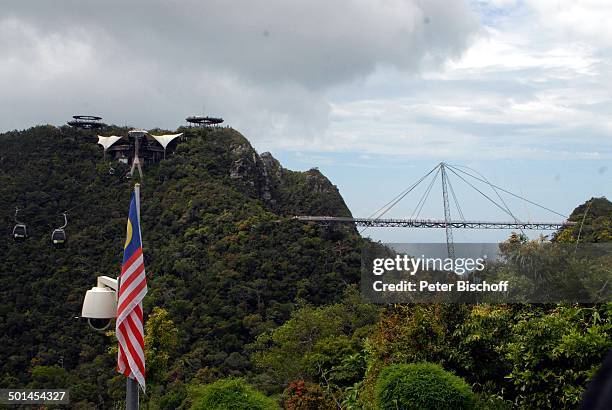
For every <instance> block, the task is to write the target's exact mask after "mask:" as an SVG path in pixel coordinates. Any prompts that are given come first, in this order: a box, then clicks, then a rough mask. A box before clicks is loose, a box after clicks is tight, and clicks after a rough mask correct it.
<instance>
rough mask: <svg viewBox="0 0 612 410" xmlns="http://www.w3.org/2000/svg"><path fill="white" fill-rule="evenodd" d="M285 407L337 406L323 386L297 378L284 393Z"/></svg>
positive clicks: (297, 409) (321, 409) (316, 408)
mask: <svg viewBox="0 0 612 410" xmlns="http://www.w3.org/2000/svg"><path fill="white" fill-rule="evenodd" d="M283 407H284V408H285V409H286V410H328V409H329V410H333V409H336V408H337V406H336V404H335V403H334V401H333V399H332V398H330V397H328V396H327V395H326V394H325V392H324V391H323V389H322V388H321V386H319V385H318V384H314V383H309V382H305V381H304V380H296V381H293V382H291V383H289V386H288V387H287V389H285V392H284V393H283Z"/></svg>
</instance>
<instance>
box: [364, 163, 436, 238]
mask: <svg viewBox="0 0 612 410" xmlns="http://www.w3.org/2000/svg"><path fill="white" fill-rule="evenodd" d="M439 167H440V165H436V166H435V167H433V168H432V169H431V170H430V171H429V172H428V173H427V174H425V175H423V176H422V177H421V178H419V180H418V181H416V182H415V183H413V184H412V185H410V186H409V187H408V188H406V189H405V190H403V191H402V192H400V193H399V194H398V195H397V196H395V197H394V198H393V199H391V200H390V201H389V202H387V203H386V204H384V205H383V206H382V207H380V208H379V209H378V210H377V211H376V212H374V213H373V214H372V215H370V216H369V217H368V219H374V220H375V221H376V220H378V219H380V218H382V217H383V216H384V215H385V214H386V213H387V212H389V211H390V210H391V208H393V207H394V206H395V205H397V203H398V202H399V201H401V200H402V199H404V197H406V195H408V194H409V193H410V192H412V190H414V189H415V188H416V187H417V186H418V185H419V184H420V183H421V182H423V180H424V179H426V178H427V177H428V176H429V175H431V173H432V172H434V171H435V170H437V169H439ZM383 210H384V211H383ZM379 213H380V214H379ZM377 214H379V215H378V216H376V217H375V218H374V216H375V215H377ZM367 229H368V227H367V226H366V227H365V228H363V229H362V230H361V231H359V234H362V233H363V232H365V231H366V230H367Z"/></svg>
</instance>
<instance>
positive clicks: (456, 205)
mask: <svg viewBox="0 0 612 410" xmlns="http://www.w3.org/2000/svg"><path fill="white" fill-rule="evenodd" d="M446 166H448V164H446ZM446 181H447V182H448V187H449V188H450V192H451V195H452V196H453V201H454V202H455V207H456V208H457V211H458V212H459V216H460V217H461V220H462V221H463V222H465V216H463V211H462V210H461V206H459V200H458V199H457V196H456V195H455V190H454V189H453V185H452V184H451V180H450V178H447V179H446Z"/></svg>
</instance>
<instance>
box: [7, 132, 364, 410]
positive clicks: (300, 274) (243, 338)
mask: <svg viewBox="0 0 612 410" xmlns="http://www.w3.org/2000/svg"><path fill="white" fill-rule="evenodd" d="M182 131H185V132H186V141H183V142H180V143H179V144H178V145H177V146H176V149H175V151H174V152H173V153H172V154H170V155H169V156H168V159H167V160H165V161H162V162H161V163H159V164H157V165H154V166H151V167H145V178H144V181H142V232H143V242H144V254H145V264H146V270H147V276H148V281H149V289H150V291H149V294H148V296H147V297H146V299H145V314H148V312H150V311H151V309H152V307H153V306H160V307H163V308H164V309H166V310H167V312H168V316H169V317H170V318H171V319H172V321H173V322H174V325H175V326H176V328H177V329H178V343H177V344H176V346H177V348H176V349H175V351H173V352H171V357H170V360H169V361H168V366H167V369H165V371H164V374H163V377H162V379H161V380H158V382H159V383H160V384H164V385H165V384H172V383H175V382H176V383H180V382H182V381H186V380H191V379H193V378H198V379H199V380H202V381H210V380H214V379H216V378H218V377H222V376H234V375H240V376H245V375H250V374H251V373H252V372H253V364H252V362H251V359H250V357H249V354H248V352H246V351H245V344H247V343H249V342H252V341H253V340H254V339H255V338H256V337H257V336H258V335H259V334H261V333H262V332H264V331H265V330H267V329H271V328H274V327H276V326H278V325H279V324H282V323H284V322H285V321H286V320H287V319H289V318H290V315H291V313H292V312H293V311H294V310H295V309H296V307H297V306H299V305H301V304H312V305H320V304H323V303H329V302H333V301H334V300H337V299H338V298H339V296H340V295H342V293H343V290H344V287H345V286H346V284H349V283H355V282H356V281H357V278H358V269H359V264H360V255H359V253H358V249H359V241H360V239H359V238H358V236H357V235H356V232H355V231H354V229H352V228H348V229H343V230H330V229H327V228H319V227H317V226H311V225H305V224H303V223H301V222H298V221H295V220H291V219H290V217H291V216H293V215H298V214H332V215H343V216H348V215H350V212H349V210H348V208H347V207H346V205H345V204H344V201H343V200H342V197H341V196H340V195H339V193H338V191H337V189H336V188H335V187H334V186H333V185H332V184H331V183H330V182H329V181H328V180H327V178H325V177H324V176H323V175H322V174H321V173H320V172H319V171H317V170H314V169H313V170H311V171H307V172H293V171H289V170H286V169H284V168H282V167H281V166H280V164H279V163H278V161H276V160H275V159H274V158H273V157H272V156H271V155H269V154H264V155H261V156H259V155H258V154H257V153H256V152H255V151H254V150H253V148H252V147H251V146H250V144H249V143H248V141H247V140H246V139H245V138H244V137H243V136H242V135H240V134H239V133H238V132H236V131H234V130H232V129H229V128H218V129H185V130H182ZM122 132H123V133H125V132H126V130H125V129H119V128H117V129H113V130H110V131H109V132H108V133H109V134H111V133H114V134H117V133H122ZM119 135H121V134H119ZM0 141H1V142H2V144H0V171H1V172H0V210H2V212H0V225H1V226H3V227H4V232H5V234H4V235H1V236H0V300H2V303H1V304H0V343H1V344H2V346H3V349H2V352H0V356H1V360H0V385H2V386H25V385H28V384H30V385H31V384H32V383H34V384H35V383H39V382H40V383H43V384H44V383H51V384H53V383H54V381H55V383H57V385H66V384H67V385H71V386H73V387H72V399H73V400H74V401H75V402H78V401H86V402H87V401H89V402H91V403H96V404H98V405H100V406H104V407H106V406H108V405H109V402H110V401H111V400H114V398H113V397H110V396H109V390H111V391H112V390H113V389H112V388H109V387H108V383H109V381H112V380H113V377H115V373H114V358H113V356H112V355H110V354H108V353H107V352H106V351H107V349H109V347H111V346H113V345H114V344H115V342H114V340H113V338H112V337H109V336H105V335H102V334H98V333H95V332H94V331H92V330H91V329H90V328H89V327H88V326H87V324H86V322H85V321H84V320H82V319H78V318H75V317H76V316H79V315H80V308H81V303H82V298H83V295H84V293H85V291H86V290H87V289H89V288H90V287H92V286H94V285H95V278H96V276H98V275H109V276H116V275H117V274H118V272H119V269H120V263H121V255H122V250H123V249H122V247H123V242H124V240H125V224H126V215H127V210H128V205H129V198H130V191H131V189H132V186H133V181H130V180H127V179H125V178H124V177H123V175H124V174H125V172H126V169H125V168H124V167H122V166H120V165H119V164H117V163H112V167H114V168H115V171H116V172H115V174H114V175H110V174H109V166H110V165H111V164H105V163H104V162H103V161H102V149H101V147H100V146H98V145H97V144H96V142H97V138H96V136H95V134H94V133H92V132H88V131H80V130H75V129H71V128H68V127H62V128H55V127H51V126H44V127H35V128H31V129H28V130H25V131H20V132H17V131H15V132H9V133H6V134H3V135H0ZM15 206H19V207H20V208H22V211H21V212H20V214H19V216H20V219H21V220H23V221H24V222H25V223H27V224H28V230H29V235H30V238H29V239H28V240H26V241H25V242H22V243H15V242H13V240H12V237H11V229H12V226H13V220H12V219H13V213H14V208H15ZM64 210H68V222H69V223H68V226H67V228H66V230H67V233H68V243H67V245H66V246H65V247H64V248H63V249H55V248H53V246H52V245H51V241H50V234H51V230H52V229H53V228H55V227H57V226H60V225H61V223H62V222H63V218H62V217H61V216H60V215H58V214H59V213H61V212H63V211H64ZM41 372H42V373H44V374H40V373H41ZM48 379H51V381H49V380H48ZM111 387H112V386H111ZM117 388H118V390H117V391H116V394H117V395H118V396H117V398H120V397H121V396H122V393H123V389H122V387H121V385H119V386H117ZM105 403H106V404H105Z"/></svg>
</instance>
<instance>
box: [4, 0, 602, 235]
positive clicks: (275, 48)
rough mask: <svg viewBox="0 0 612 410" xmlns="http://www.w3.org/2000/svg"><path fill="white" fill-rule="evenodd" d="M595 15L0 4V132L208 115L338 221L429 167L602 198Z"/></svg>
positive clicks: (351, 4) (586, 3) (246, 4)
mask: <svg viewBox="0 0 612 410" xmlns="http://www.w3.org/2000/svg"><path fill="white" fill-rule="evenodd" d="M610 21H612V2H610V1H604V0H599V1H598V0H522V1H516V0H490V1H463V0H334V1H322V0H308V1H286V0H267V1H253V0H223V1H221V0H219V1H215V0H207V1H205V2H202V1H168V0H166V1H152V0H149V1H130V2H124V1H105V2H103V3H100V2H94V1H83V0H74V1H61V0H59V1H52V2H40V1H37V2H34V1H24V0H22V1H18V2H16V1H2V0H0V62H1V64H0V130H9V129H15V128H27V127H29V126H32V125H36V124H44V123H51V124H56V125H57V124H62V123H64V122H65V121H66V120H67V119H68V118H69V117H70V116H71V115H73V114H76V113H83V114H96V115H101V116H103V117H104V119H105V121H106V122H110V123H115V124H120V125H123V124H127V125H132V126H137V127H143V128H154V127H162V128H168V129H174V128H176V127H177V126H178V125H180V124H182V123H183V122H184V118H185V117H186V116H187V115H191V114H208V115H215V116H222V117H223V118H225V119H226V122H227V123H228V124H229V125H231V126H233V127H234V128H236V129H238V130H239V131H241V132H242V133H243V134H245V136H247V138H249V140H250V141H251V142H252V143H253V145H254V146H255V147H256V148H257V149H258V150H259V151H260V152H261V151H271V152H272V153H273V154H275V155H276V156H277V157H279V158H280V159H281V161H282V162H283V163H284V165H286V166H289V167H293V168H300V169H302V168H309V167H312V166H318V167H319V168H321V169H322V170H323V171H324V172H325V173H326V174H327V175H328V176H329V177H330V179H332V180H333V182H334V183H336V184H338V186H339V188H340V190H341V192H342V193H343V195H344V196H345V198H346V199H347V202H348V203H349V206H350V207H351V209H352V210H353V213H354V214H359V215H364V214H367V213H371V212H373V211H374V210H375V209H376V208H378V206H379V205H381V204H383V203H385V202H386V201H387V200H388V199H389V198H390V197H392V196H394V194H395V192H399V191H401V190H402V189H403V188H405V187H406V186H408V185H409V184H410V183H411V182H412V181H413V180H414V179H416V178H417V177H418V176H420V175H422V174H424V173H425V172H426V171H427V170H428V169H430V168H431V167H433V165H435V163H437V162H439V161H447V162H451V163H452V162H454V163H460V164H464V165H470V166H471V167H473V168H474V169H477V170H479V171H480V172H482V173H483V174H486V175H487V176H491V178H490V179H492V180H494V182H498V183H500V184H502V185H503V184H505V186H507V187H509V188H511V189H513V190H515V191H516V190H520V191H521V192H522V194H524V195H526V196H530V198H532V199H534V200H537V201H539V202H546V203H547V205H549V206H550V207H553V208H555V209H559V210H561V211H563V212H564V213H569V212H570V211H571V210H572V209H573V208H574V207H575V206H576V205H578V204H579V203H581V202H584V201H585V200H586V199H588V198H589V197H591V196H601V195H608V197H610V194H611V193H612V189H611V186H612V178H611V177H610V176H611V175H612V174H611V171H612V170H611V169H610V162H611V160H612V115H611V114H612V24H610ZM494 178H497V179H494ZM417 199H418V198H417ZM469 201H472V203H471V204H469V205H467V206H466V207H467V208H470V209H472V210H473V213H474V216H473V217H474V218H476V217H482V216H490V219H500V218H501V217H498V216H496V215H493V214H491V215H489V214H488V207H485V205H483V204H482V203H481V201H476V200H474V199H473V197H469V198H468V202H469ZM438 202H439V201H438ZM517 206H523V205H517ZM432 209H433V208H432ZM398 212H399V214H398V215H397V216H403V215H405V214H406V212H408V211H407V210H404V211H402V210H400V211H398ZM517 212H518V211H517ZM521 212H522V216H521V217H522V218H536V217H541V218H545V219H553V220H554V219H555V216H554V215H546V214H542V215H541V214H539V213H538V211H536V210H533V209H530V208H525V209H523V208H521ZM409 213H410V212H408V214H409ZM432 213H434V212H433V211H432ZM431 216H432V217H435V216H439V215H431ZM481 219H482V218H481ZM501 219H503V218H501ZM376 235H379V234H378V233H376V234H375V236H376ZM398 235H400V236H398ZM401 235H402V234H397V235H396V234H386V233H381V234H380V235H379V236H377V237H379V238H382V239H389V240H390V239H395V240H397V239H398V238H399V239H401V238H402V237H401Z"/></svg>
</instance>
